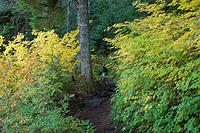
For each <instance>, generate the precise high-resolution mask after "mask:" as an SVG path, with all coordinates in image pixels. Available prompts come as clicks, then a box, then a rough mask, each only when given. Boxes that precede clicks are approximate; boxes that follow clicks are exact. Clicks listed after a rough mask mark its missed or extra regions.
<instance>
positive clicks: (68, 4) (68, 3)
mask: <svg viewBox="0 0 200 133" xmlns="http://www.w3.org/2000/svg"><path fill="white" fill-rule="evenodd" d="M69 17H70V0H67V32H69V31H70V29H69Z"/></svg>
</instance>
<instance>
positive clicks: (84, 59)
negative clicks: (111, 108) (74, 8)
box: [79, 0, 92, 81]
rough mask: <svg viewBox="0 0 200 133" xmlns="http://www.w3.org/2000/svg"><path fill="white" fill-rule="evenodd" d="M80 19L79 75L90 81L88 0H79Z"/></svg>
mask: <svg viewBox="0 0 200 133" xmlns="http://www.w3.org/2000/svg"><path fill="white" fill-rule="evenodd" d="M79 15H80V16H79V17H80V54H81V75H82V76H83V78H85V79H86V80H87V81H92V67H91V59H90V44H89V27H88V26H89V24H88V0H79Z"/></svg>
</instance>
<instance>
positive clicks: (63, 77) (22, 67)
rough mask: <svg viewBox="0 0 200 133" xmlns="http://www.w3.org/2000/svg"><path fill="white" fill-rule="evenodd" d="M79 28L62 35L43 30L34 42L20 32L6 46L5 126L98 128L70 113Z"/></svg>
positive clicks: (0, 60)
mask: <svg viewBox="0 0 200 133" xmlns="http://www.w3.org/2000/svg"><path fill="white" fill-rule="evenodd" d="M76 34H77V31H74V32H72V33H71V34H67V35H66V36H64V38H62V39H61V38H59V37H58V36H57V35H56V34H55V33H53V31H50V32H39V33H36V34H35V35H37V37H36V38H35V39H34V40H32V41H31V42H29V41H22V39H23V35H19V36H17V37H16V39H15V40H14V41H10V42H9V45H8V46H6V50H5V51H4V53H2V55H1V58H0V63H1V65H0V67H1V68H2V73H1V75H0V78H1V82H2V84H3V86H2V88H1V93H0V94H1V95H0V96H1V102H2V106H1V108H0V115H1V117H2V119H1V121H2V123H1V124H2V125H1V128H2V131H3V132H74V133H80V132H81V133H85V132H88V133H92V132H94V127H93V126H92V125H91V124H90V123H89V122H88V121H80V120H78V119H75V118H73V117H72V116H68V114H67V113H68V112H69V109H68V103H69V98H68V96H69V95H70V91H71V87H72V85H71V74H72V71H73V68H74V66H75V64H76V61H75V55H76V53H77V52H78V49H79V48H77V47H76V40H75V37H76ZM1 39H2V38H1ZM0 43H1V44H3V41H1V42H0ZM3 46H4V45H3ZM68 54H69V55H68Z"/></svg>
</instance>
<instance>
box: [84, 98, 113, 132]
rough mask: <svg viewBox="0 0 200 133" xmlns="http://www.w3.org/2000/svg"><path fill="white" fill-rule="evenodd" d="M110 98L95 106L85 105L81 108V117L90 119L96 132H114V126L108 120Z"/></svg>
mask: <svg viewBox="0 0 200 133" xmlns="http://www.w3.org/2000/svg"><path fill="white" fill-rule="evenodd" d="M110 110H111V104H110V99H107V100H106V101H105V102H103V103H101V104H100V105H99V106H97V107H86V108H84V110H83V112H82V113H83V119H85V120H90V122H91V123H93V124H94V125H95V127H96V129H97V130H96V133H114V126H113V125H112V123H111V122H110Z"/></svg>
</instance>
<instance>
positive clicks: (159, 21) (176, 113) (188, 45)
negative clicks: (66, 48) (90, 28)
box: [108, 0, 200, 133]
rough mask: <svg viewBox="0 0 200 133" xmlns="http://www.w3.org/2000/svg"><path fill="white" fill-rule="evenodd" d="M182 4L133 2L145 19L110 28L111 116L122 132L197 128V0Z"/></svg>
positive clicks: (199, 104) (199, 110)
mask: <svg viewBox="0 0 200 133" xmlns="http://www.w3.org/2000/svg"><path fill="white" fill-rule="evenodd" d="M187 2H188V1H187ZM187 2H186V1H181V2H179V1H174V2H173V3H171V4H170V5H167V4H166V2H165V1H157V3H155V4H150V5H149V4H145V3H144V4H143V3H138V4H136V5H137V6H139V7H140V11H145V12H146V13H148V14H149V15H148V16H147V17H145V18H143V19H140V20H135V21H134V22H130V23H124V24H116V25H115V26H114V27H115V28H117V29H118V30H117V32H118V35H117V36H116V37H115V38H114V39H112V40H108V41H110V42H112V43H113V44H114V45H115V47H116V48H118V49H119V50H118V51H117V52H116V53H115V55H114V56H113V58H114V59H115V61H116V62H117V63H116V64H117V66H115V67H116V68H117V69H116V71H117V73H118V75H119V79H118V88H119V89H118V90H117V92H118V93H117V94H116V95H115V96H114V97H113V98H112V101H113V102H114V106H113V109H112V119H113V121H114V122H115V124H116V125H118V127H120V129H121V130H122V131H123V132H129V133H132V132H193V133H198V132H199V131H200V78H199V75H200V67H199V66H200V53H199V50H200V45H199V44H200V41H199V38H200V36H199V27H198V25H197V22H198V17H199V15H200V12H199V8H197V7H198V6H197V5H199V1H196V0H193V1H189V2H188V3H187ZM183 3H184V4H183ZM174 5H176V7H177V8H176V9H173V10H169V11H167V12H166V11H165V10H166V9H169V8H170V7H171V6H173V7H174ZM190 5H193V6H190ZM178 10H179V12H178V14H177V11H178ZM180 10H183V11H182V14H180ZM127 28H128V29H130V30H131V32H130V33H127V34H125V33H126V32H125V29H127Z"/></svg>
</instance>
